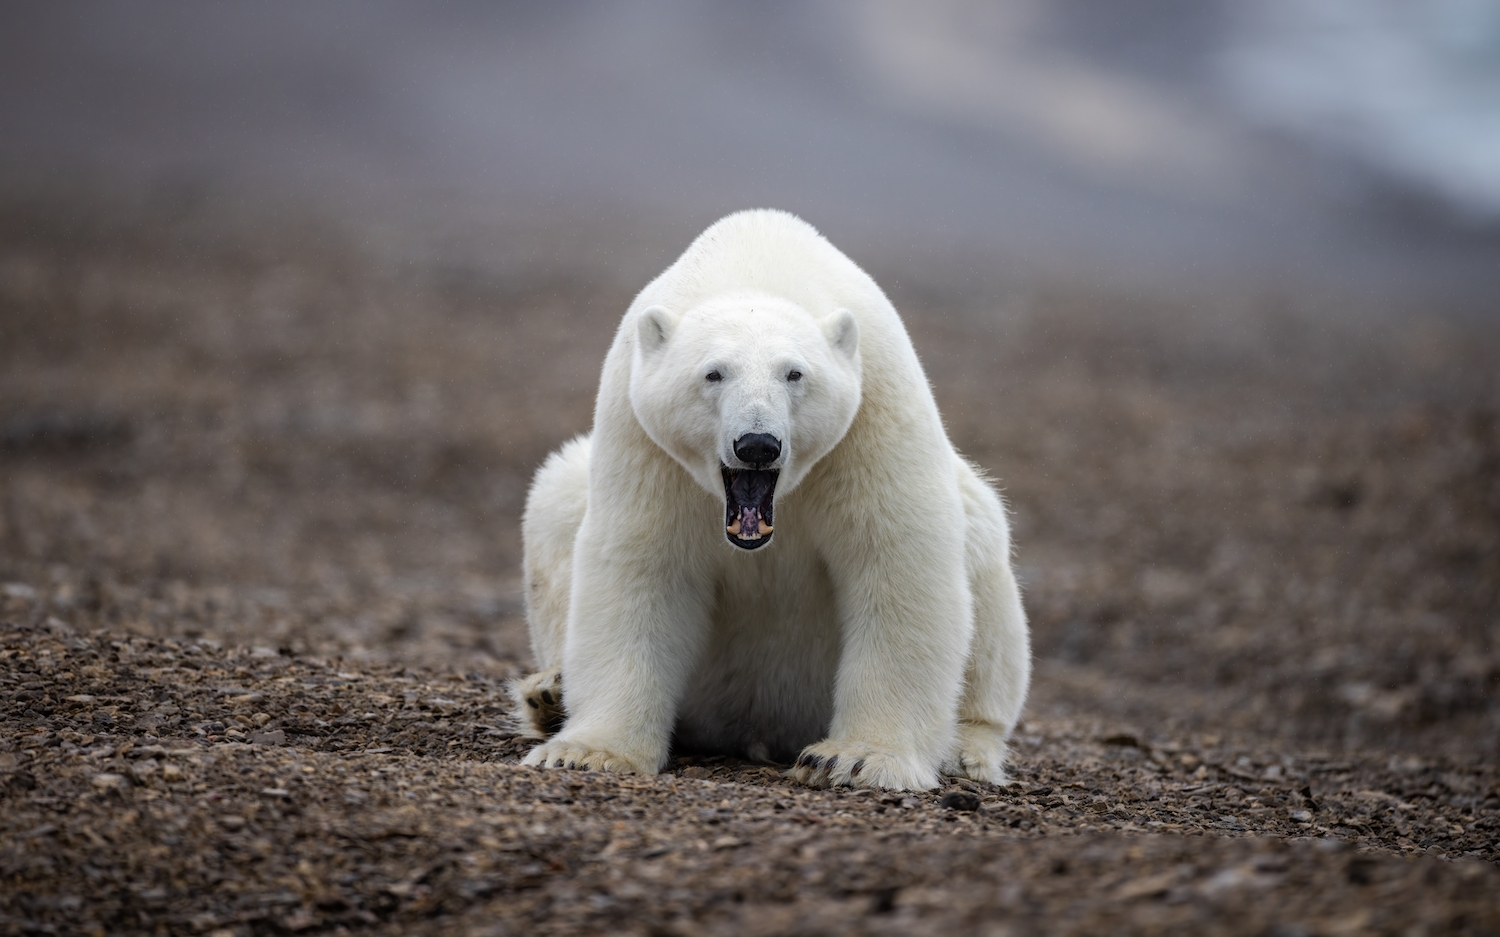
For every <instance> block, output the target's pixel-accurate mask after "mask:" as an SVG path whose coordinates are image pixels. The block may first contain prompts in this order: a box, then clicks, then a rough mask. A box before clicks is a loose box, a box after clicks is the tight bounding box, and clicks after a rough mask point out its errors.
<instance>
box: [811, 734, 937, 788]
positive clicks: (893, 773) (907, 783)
mask: <svg viewBox="0 0 1500 937" xmlns="http://www.w3.org/2000/svg"><path fill="white" fill-rule="evenodd" d="M786 776H787V777H789V778H791V779H792V780H794V781H798V782H800V783H802V784H806V785H807V786H808V787H884V788H889V789H891V790H897V791H928V790H932V789H933V788H934V787H937V783H938V779H937V772H935V771H933V770H932V768H931V766H929V765H926V764H924V763H923V762H922V761H921V759H919V758H917V757H915V756H912V755H903V754H900V753H898V752H893V751H890V750H889V749H884V748H876V747H875V746H873V745H866V744H865V743H864V742H860V741H856V740H854V739H824V740H823V741H821V742H819V743H817V744H816V745H809V746H807V747H806V748H804V749H803V750H802V754H801V755H798V756H797V763H796V764H794V765H793V766H792V767H791V769H790V770H789V771H787V773H786Z"/></svg>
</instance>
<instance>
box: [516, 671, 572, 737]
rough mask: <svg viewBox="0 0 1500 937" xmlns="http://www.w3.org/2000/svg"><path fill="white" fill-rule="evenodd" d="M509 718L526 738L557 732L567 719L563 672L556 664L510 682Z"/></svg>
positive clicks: (545, 735) (550, 734) (547, 735)
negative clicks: (564, 702)
mask: <svg viewBox="0 0 1500 937" xmlns="http://www.w3.org/2000/svg"><path fill="white" fill-rule="evenodd" d="M510 699H511V719H513V720H515V723H516V725H517V726H520V728H521V735H522V736H524V737H526V738H529V739H545V738H549V737H551V736H553V735H556V734H557V731H558V730H559V729H561V728H562V725H563V723H564V722H566V721H567V718H568V711H567V709H565V708H564V707H563V699H562V673H561V672H559V671H558V669H557V668H556V667H553V668H551V669H549V670H543V671H540V672H539V673H534V674H532V675H531V676H529V677H521V678H520V679H519V680H512V681H511V682H510Z"/></svg>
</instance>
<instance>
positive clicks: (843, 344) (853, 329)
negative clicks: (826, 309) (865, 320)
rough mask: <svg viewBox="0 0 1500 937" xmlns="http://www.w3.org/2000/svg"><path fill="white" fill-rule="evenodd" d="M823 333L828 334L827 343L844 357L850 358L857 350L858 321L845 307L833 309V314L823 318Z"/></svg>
mask: <svg viewBox="0 0 1500 937" xmlns="http://www.w3.org/2000/svg"><path fill="white" fill-rule="evenodd" d="M823 334H824V335H826V336H828V344H830V345H832V346H833V347H834V348H837V349H838V350H839V351H841V352H843V353H844V357H846V358H849V359H851V360H852V359H853V358H854V353H855V352H857V351H859V322H858V321H856V320H855V318H854V313H852V312H850V311H849V310H847V309H835V310H834V312H833V315H831V316H829V317H828V318H826V319H824V320H823Z"/></svg>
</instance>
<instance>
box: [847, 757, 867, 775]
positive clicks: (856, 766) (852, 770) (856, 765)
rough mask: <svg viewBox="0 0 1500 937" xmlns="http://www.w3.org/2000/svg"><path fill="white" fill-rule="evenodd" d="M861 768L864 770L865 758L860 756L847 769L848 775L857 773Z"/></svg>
mask: <svg viewBox="0 0 1500 937" xmlns="http://www.w3.org/2000/svg"><path fill="white" fill-rule="evenodd" d="M863 770H865V760H864V759H863V758H861V759H860V760H859V761H856V762H855V763H854V767H852V768H850V769H849V775H850V776H851V777H853V776H854V775H856V774H859V773H860V772H861V771H863Z"/></svg>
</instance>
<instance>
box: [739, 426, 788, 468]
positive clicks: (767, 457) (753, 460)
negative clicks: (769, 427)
mask: <svg viewBox="0 0 1500 937" xmlns="http://www.w3.org/2000/svg"><path fill="white" fill-rule="evenodd" d="M734 454H735V455H736V456H738V457H739V459H740V461H741V462H749V463H750V464H751V465H766V464H768V463H771V462H775V461H776V457H777V456H779V455H781V440H779V439H777V438H776V437H775V436H772V435H771V434H770V433H746V434H745V435H743V436H741V437H740V438H739V439H736V440H735V441H734Z"/></svg>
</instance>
